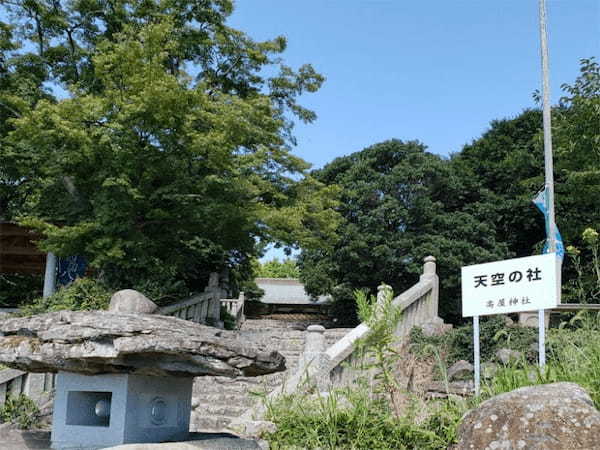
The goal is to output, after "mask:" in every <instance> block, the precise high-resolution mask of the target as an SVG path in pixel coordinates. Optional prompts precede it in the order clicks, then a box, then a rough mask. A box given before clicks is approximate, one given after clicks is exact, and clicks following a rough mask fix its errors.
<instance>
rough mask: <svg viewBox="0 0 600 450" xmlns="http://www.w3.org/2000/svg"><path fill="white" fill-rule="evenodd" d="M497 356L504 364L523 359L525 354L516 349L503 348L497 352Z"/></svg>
mask: <svg viewBox="0 0 600 450" xmlns="http://www.w3.org/2000/svg"><path fill="white" fill-rule="evenodd" d="M496 358H497V359H498V361H500V362H501V363H502V364H504V365H507V364H510V363H514V362H516V361H519V360H521V358H523V354H522V353H521V352H518V351H516V350H511V349H510V348H501V349H499V350H498V351H497V352H496Z"/></svg>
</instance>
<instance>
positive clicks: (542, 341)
mask: <svg viewBox="0 0 600 450" xmlns="http://www.w3.org/2000/svg"><path fill="white" fill-rule="evenodd" d="M545 316H546V313H545V310H543V309H540V310H538V362H539V365H540V367H544V366H545V365H546V317H545Z"/></svg>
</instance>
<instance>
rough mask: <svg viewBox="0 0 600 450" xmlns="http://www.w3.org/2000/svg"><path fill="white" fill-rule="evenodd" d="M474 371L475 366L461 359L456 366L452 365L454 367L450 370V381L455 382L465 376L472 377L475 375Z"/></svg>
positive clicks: (448, 373)
mask: <svg viewBox="0 0 600 450" xmlns="http://www.w3.org/2000/svg"><path fill="white" fill-rule="evenodd" d="M473 370H474V369H473V365H472V364H471V363H470V362H468V361H465V360H464V359H461V360H460V361H456V362H455V363H454V364H452V366H450V368H449V369H448V372H447V375H448V380H455V379H458V378H462V377H465V376H471V375H472V374H473Z"/></svg>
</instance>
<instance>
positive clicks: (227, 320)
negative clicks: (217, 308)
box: [221, 305, 237, 330]
mask: <svg viewBox="0 0 600 450" xmlns="http://www.w3.org/2000/svg"><path fill="white" fill-rule="evenodd" d="M221 320H222V321H223V327H225V329H226V330H235V328H236V327H237V322H236V320H235V317H233V316H232V315H231V314H229V312H228V311H227V308H225V306H224V305H221Z"/></svg>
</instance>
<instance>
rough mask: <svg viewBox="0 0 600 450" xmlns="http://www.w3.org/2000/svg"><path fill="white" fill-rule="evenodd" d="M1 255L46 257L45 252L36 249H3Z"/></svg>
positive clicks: (0, 250)
mask: <svg viewBox="0 0 600 450" xmlns="http://www.w3.org/2000/svg"><path fill="white" fill-rule="evenodd" d="M0 255H23V256H41V257H44V258H45V257H46V254H45V253H44V252H41V251H39V250H38V249H37V248H35V247H33V246H32V247H2V248H0Z"/></svg>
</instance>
